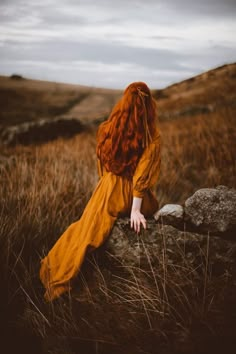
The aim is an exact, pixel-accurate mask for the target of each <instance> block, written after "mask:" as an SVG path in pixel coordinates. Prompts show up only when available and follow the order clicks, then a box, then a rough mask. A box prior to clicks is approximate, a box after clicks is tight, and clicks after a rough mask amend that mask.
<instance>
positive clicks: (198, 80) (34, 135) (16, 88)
mask: <svg viewBox="0 0 236 354" xmlns="http://www.w3.org/2000/svg"><path fill="white" fill-rule="evenodd" d="M16 76H17V77H16ZM122 92H123V90H112V89H105V88H95V87H89V86H82V85H72V84H63V83H55V82H47V81H40V80H29V79H25V78H22V77H20V76H19V75H12V76H11V77H5V76H0V105H1V111H0V140H2V141H4V142H5V143H7V144H8V143H13V142H14V143H17V142H22V143H25V142H27V143H28V142H38V141H44V139H46V140H50V138H56V137H57V136H61V135H66V136H71V135H73V134H76V133H78V132H80V131H81V130H83V129H84V127H86V126H88V125H91V124H98V123H100V122H101V121H103V120H104V119H106V118H107V117H108V115H109V113H110V111H111V109H112V107H113V106H114V104H115V103H116V102H117V100H118V99H119V98H120V97H121V96H122ZM152 93H153V95H154V97H155V98H156V100H157V103H158V117H159V120H160V121H169V120H173V119H177V118H181V117H184V116H189V117H191V116H194V115H198V114H208V113H212V112H215V111H218V110H220V109H222V108H225V107H227V108H228V109H231V108H232V109H234V108H236V63H233V64H226V65H223V66H220V67H218V68H215V69H212V70H209V71H206V72H204V73H202V74H199V75H196V76H194V77H190V78H189V79H186V80H183V81H181V82H178V83H175V84H172V85H170V86H168V87H166V88H164V89H158V90H152ZM52 130H53V131H54V132H53V135H52V134H51V133H50V131H52Z"/></svg>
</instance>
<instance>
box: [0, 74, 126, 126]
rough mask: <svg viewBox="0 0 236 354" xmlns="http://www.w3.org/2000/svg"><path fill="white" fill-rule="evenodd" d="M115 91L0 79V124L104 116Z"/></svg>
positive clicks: (3, 77)
mask: <svg viewBox="0 0 236 354" xmlns="http://www.w3.org/2000/svg"><path fill="white" fill-rule="evenodd" d="M120 94H121V91H119V90H110V89H103V88H101V89H100V88H94V87H89V86H81V85H72V84H63V83H56V82H48V81H41V80H29V79H25V78H21V79H14V78H11V77H5V76H0V104H1V112H0V125H2V126H4V127H6V126H11V125H17V124H20V123H23V122H30V121H37V120H40V119H50V118H53V117H58V116H63V117H64V116H66V117H67V118H72V116H73V118H76V119H81V120H83V119H86V120H91V119H92V120H93V119H96V118H100V117H104V116H106V115H107V114H108V113H109V111H110V110H111V108H112V106H113V104H114V103H115V101H116V99H117V97H118V96H119V95H120Z"/></svg>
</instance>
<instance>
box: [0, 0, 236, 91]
mask: <svg viewBox="0 0 236 354" xmlns="http://www.w3.org/2000/svg"><path fill="white" fill-rule="evenodd" d="M235 14H236V4H235V0H225V1H222V0H199V1H198V2H194V1H189V0H160V1H158V0H147V1H145V2H143V1H141V0H129V1H126V0H119V2H112V1H110V0H67V1H66V2H65V1H62V0H41V1H40V2H38V1H32V0H12V1H11V2H8V1H1V3H0V73H5V74H11V73H12V71H14V72H16V71H18V72H22V73H24V74H25V75H26V76H27V75H31V76H32V77H37V78H42V79H50V80H57V81H65V82H68V80H72V81H73V75H72V71H73V72H74V75H75V76H76V73H77V74H78V77H81V78H83V80H84V81H83V84H86V78H87V83H88V84H91V83H92V84H94V82H95V84H96V82H97V83H99V85H100V86H107V85H108V86H109V87H121V85H123V83H124V81H125V80H126V79H128V80H129V79H130V80H131V79H132V78H134V77H137V79H138V75H139V73H140V75H141V76H142V79H143V80H145V79H146V80H148V79H149V80H151V81H152V82H153V84H154V83H155V85H156V86H157V87H160V86H161V85H167V84H169V83H171V82H173V80H180V79H181V78H183V79H184V78H186V77H187V76H191V75H195V74H197V73H199V72H201V71H204V70H208V69H210V68H211V67H215V66H217V65H222V64H225V63H227V62H233V61H235V59H236V39H235V38H234V33H235V30H236V25H235V22H236V21H234V20H235ZM53 63H55V70H54V67H53ZM63 65H64V66H63ZM68 66H71V70H70V68H68ZM106 66H107V67H108V68H109V69H108V71H109V73H110V77H109V78H107V77H106V73H104V74H103V75H102V72H101V70H104V71H105V72H106ZM56 69H57V70H56ZM40 75H41V77H39V76H40ZM121 75H123V76H125V78H124V79H122V78H121ZM158 78H159V79H160V80H159V81H158ZM96 80H97V81H96ZM130 80H129V81H130Z"/></svg>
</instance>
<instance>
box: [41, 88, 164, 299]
mask: <svg viewBox="0 0 236 354" xmlns="http://www.w3.org/2000/svg"><path fill="white" fill-rule="evenodd" d="M156 120H157V117H156V103H155V100H154V99H153V97H152V95H151V92H150V89H149V88H148V86H147V85H146V84H145V83H144V82H134V83H131V84H130V85H129V86H128V87H127V88H126V89H125V91H124V94H123V97H122V98H121V99H120V100H119V102H118V103H117V104H116V105H115V106H114V108H113V110H112V112H111V114H110V116H109V118H108V119H107V121H105V122H103V123H102V124H101V125H100V127H99V129H98V132H97V150H96V153H97V157H98V160H97V161H98V173H99V177H100V179H99V181H98V184H97V186H96V188H95V190H94V192H93V194H92V197H91V198H90V200H89V202H88V204H87V206H86V208H85V209H84V212H83V214H82V216H81V218H80V220H78V221H76V222H74V223H72V224H71V225H70V226H69V227H68V228H67V229H66V230H65V232H64V233H63V234H62V236H61V237H60V238H59V239H58V240H57V242H56V243H55V245H54V246H53V248H52V249H51V250H50V251H49V253H48V255H47V256H46V257H44V258H43V259H42V260H41V268H40V279H41V281H42V283H43V284H44V286H45V288H46V292H45V295H44V298H45V300H46V301H52V300H53V299H55V298H57V297H59V296H60V295H61V294H62V293H64V292H66V291H69V290H71V283H72V281H73V279H74V278H75V277H76V275H77V274H78V272H79V270H80V267H81V264H82V262H83V260H84V257H85V255H86V253H87V252H88V251H91V250H93V249H95V248H97V247H99V246H100V245H101V244H102V243H103V242H104V241H105V240H106V238H107V237H108V235H109V234H110V231H111V229H112V227H113V225H114V222H115V221H116V219H117V217H120V216H130V223H131V228H134V230H135V231H136V232H139V231H140V226H141V225H142V226H143V227H144V228H146V219H145V218H146V217H151V216H152V215H153V214H154V213H155V212H156V211H157V210H158V207H159V205H158V201H157V199H156V198H155V196H154V195H153V193H152V191H151V189H150V188H151V187H152V186H153V185H154V184H155V183H156V181H157V179H158V176H159V173H160V165H161V153H160V146H161V144H160V139H161V137H160V132H159V130H158V128H157V122H156Z"/></svg>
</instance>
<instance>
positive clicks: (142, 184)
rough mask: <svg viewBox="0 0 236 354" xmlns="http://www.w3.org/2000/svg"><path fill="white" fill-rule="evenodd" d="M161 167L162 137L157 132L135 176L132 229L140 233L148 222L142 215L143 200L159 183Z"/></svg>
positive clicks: (143, 155) (144, 153) (142, 157)
mask: <svg viewBox="0 0 236 354" xmlns="http://www.w3.org/2000/svg"><path fill="white" fill-rule="evenodd" d="M160 166H161V137H160V133H159V132H158V131H157V132H156V135H155V137H154V139H153V141H152V143H151V144H149V146H147V147H146V149H145V150H144V152H143V154H142V156H141V158H140V160H139V163H138V165H137V167H136V170H135V173H134V176H133V204H132V208H131V216H130V219H131V220H130V221H131V228H132V227H134V229H135V231H137V232H139V231H140V225H141V224H142V225H143V227H144V228H146V220H145V217H144V215H143V214H141V212H140V210H141V205H142V199H143V196H144V194H145V192H146V191H147V190H148V189H150V188H151V187H153V185H154V184H155V183H156V182H157V180H158V177H159V174H160Z"/></svg>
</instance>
